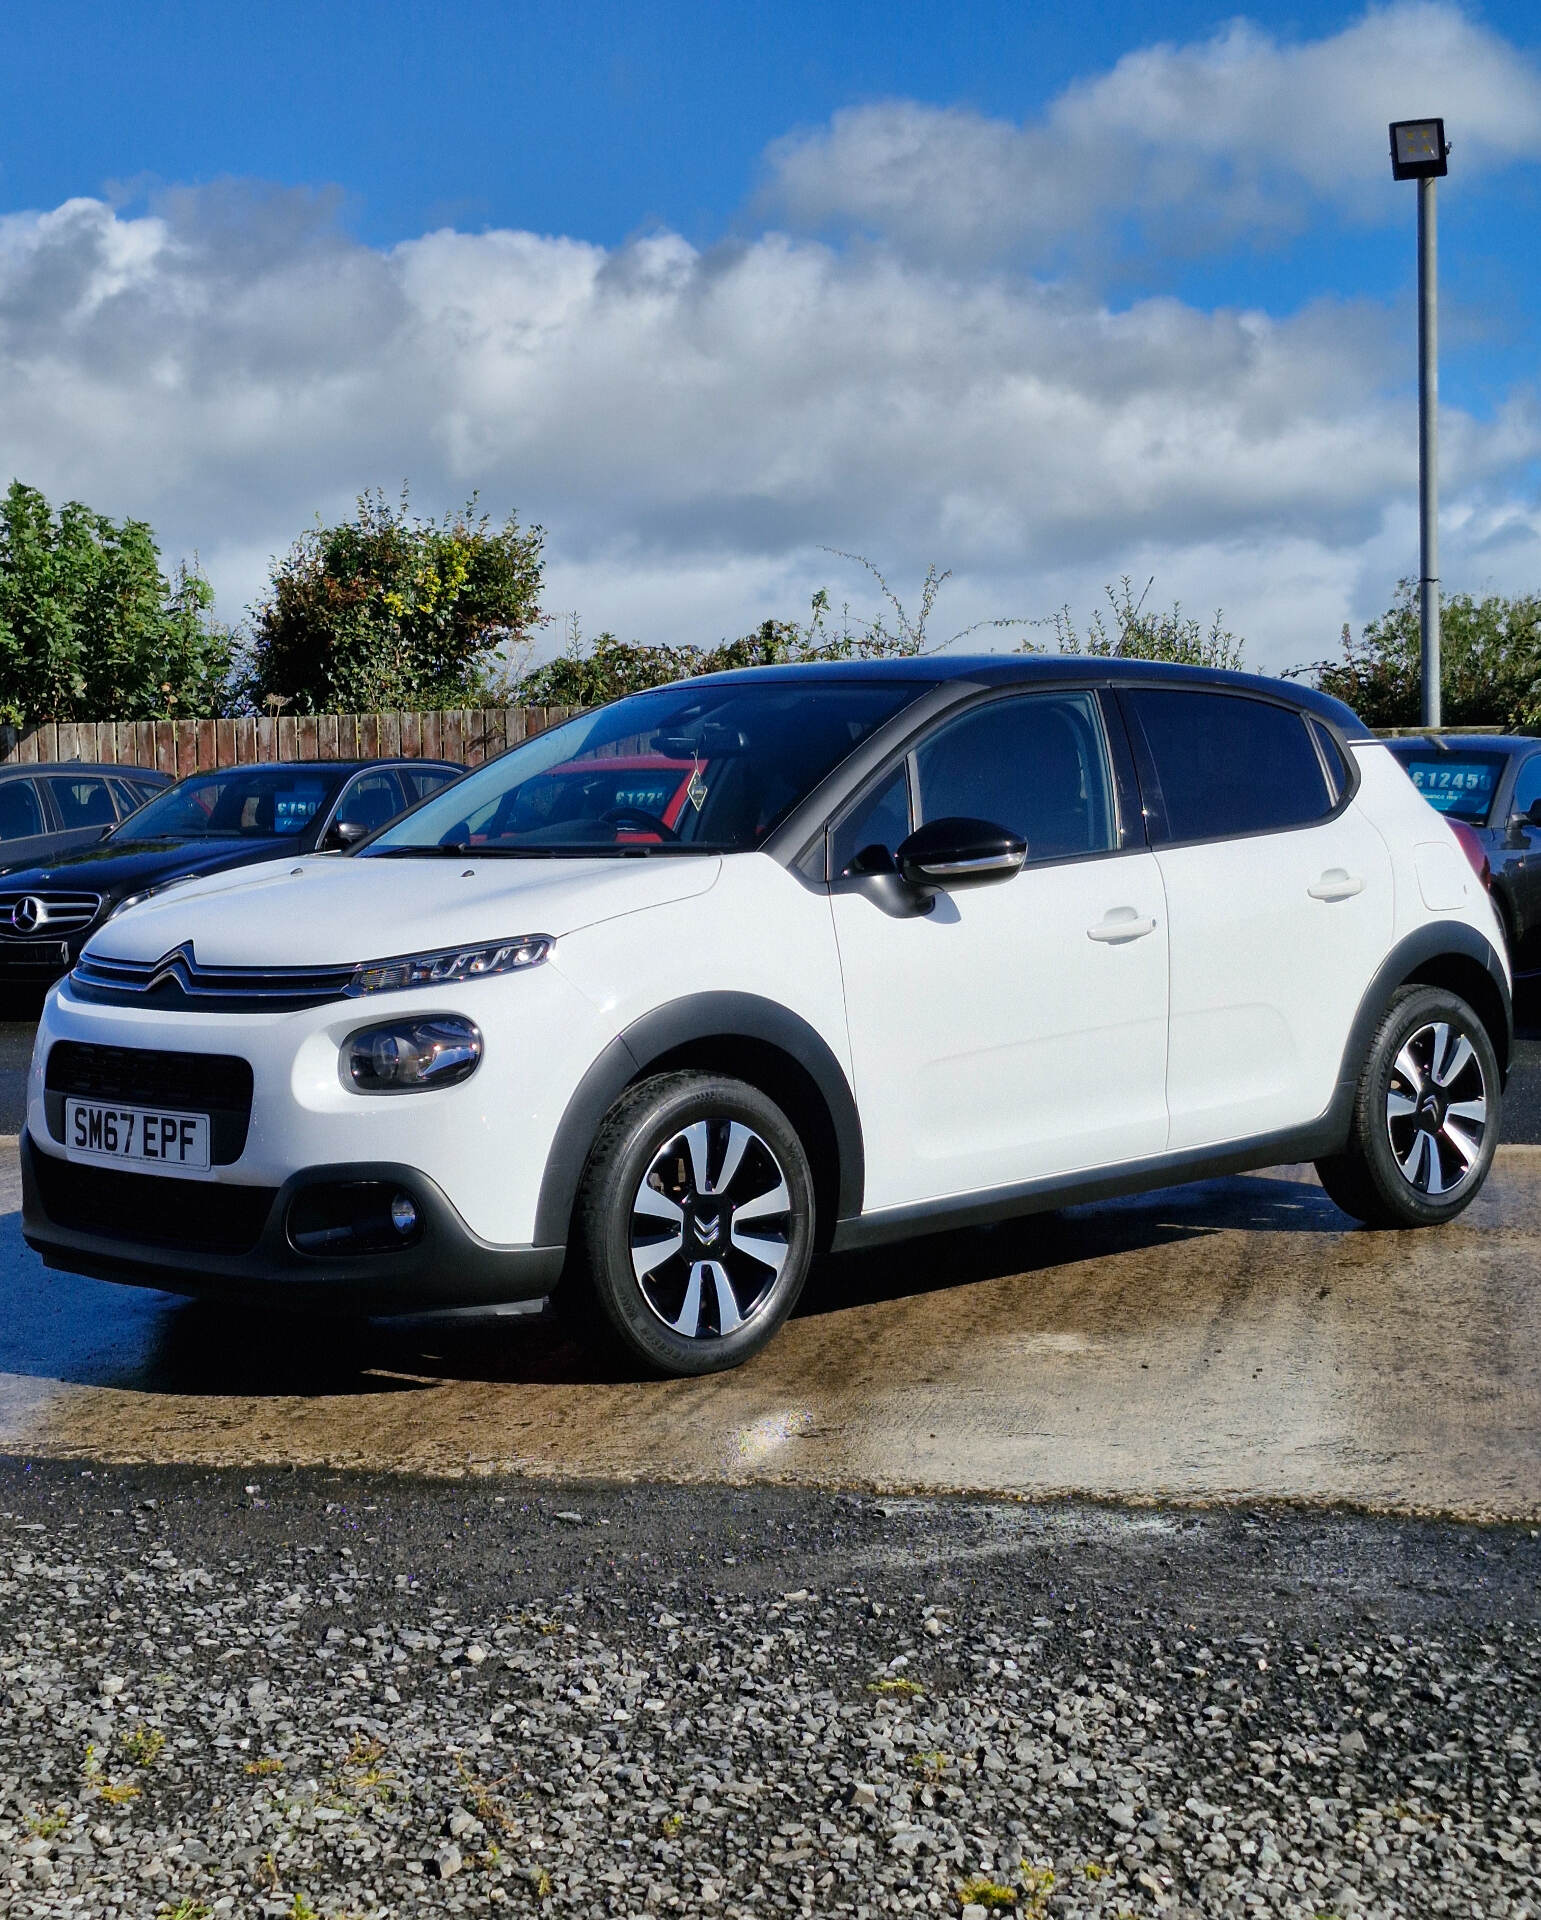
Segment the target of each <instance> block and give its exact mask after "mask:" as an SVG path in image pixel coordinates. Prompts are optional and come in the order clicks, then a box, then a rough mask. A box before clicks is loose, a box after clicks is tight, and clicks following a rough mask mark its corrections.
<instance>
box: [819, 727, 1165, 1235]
mask: <svg viewBox="0 0 1541 1920" xmlns="http://www.w3.org/2000/svg"><path fill="white" fill-rule="evenodd" d="M949 816H964V817H968V818H973V819H982V820H989V821H992V822H994V823H995V824H997V825H999V826H1004V827H1008V828H1010V829H1012V830H1013V831H1015V832H1017V833H1020V834H1021V835H1022V836H1023V837H1024V838H1025V839H1026V841H1027V843H1028V860H1027V864H1026V866H1025V867H1024V868H1023V869H1022V871H1021V872H1020V873H1018V874H1017V875H1016V876H1015V877H1014V878H1012V879H1009V880H1004V881H996V882H992V883H990V884H986V885H981V886H975V887H968V888H961V887H960V888H957V889H956V890H953V891H950V892H943V893H940V894H939V895H938V896H937V898H936V902H935V905H934V906H933V908H932V910H931V911H930V912H929V913H927V914H924V915H912V916H905V915H902V914H896V913H895V912H894V911H892V907H891V904H890V905H889V906H888V907H885V905H884V903H883V902H882V900H881V899H879V898H877V897H874V895H873V893H872V892H870V891H864V890H863V883H862V882H861V881H860V879H859V878H854V877H845V878H842V877H841V876H842V875H843V874H844V875H847V876H849V875H850V873H851V870H852V869H857V870H859V869H860V868H861V867H863V866H865V867H867V868H869V869H870V867H872V866H873V865H874V864H880V862H881V855H877V856H875V855H874V854H873V852H872V849H873V847H874V846H876V847H879V848H883V849H885V850H886V852H887V854H888V855H890V856H891V855H892V853H893V852H894V850H895V849H896V848H897V846H898V843H899V841H900V840H902V839H903V838H904V836H905V834H906V833H907V832H909V831H910V830H911V827H912V826H919V825H922V824H924V823H925V822H926V821H929V820H937V819H943V818H946V817H949ZM1140 833H1141V829H1140V827H1139V823H1138V822H1133V823H1131V822H1127V821H1126V822H1122V823H1121V822H1120V820H1119V817H1118V808H1117V805H1116V800H1115V787H1114V781H1113V779H1112V774H1111V762H1110V757H1109V750H1108V742H1107V738H1106V733H1105V729H1104V719H1103V712H1102V707H1101V703H1100V700H1099V698H1098V696H1097V695H1096V694H1094V693H1090V692H1083V691H1071V692H1044V693H1033V694H1026V695H1013V696H1008V697H1005V698H998V699H993V700H990V701H988V702H986V703H985V704H983V705H980V706H976V707H973V708H970V709H969V710H968V711H967V712H966V713H965V714H963V715H961V716H959V717H957V718H955V719H952V720H947V721H943V722H941V723H939V725H938V727H937V729H936V731H935V732H933V733H932V734H930V735H929V736H927V737H926V739H925V740H923V741H922V742H921V743H920V745H919V746H918V747H917V748H916V749H915V750H914V751H913V752H912V753H911V754H910V755H909V756H908V757H907V760H906V761H905V763H904V764H903V765H901V766H899V767H897V768H895V769H894V770H892V771H891V772H890V773H889V774H888V775H887V776H886V777H885V778H883V779H882V780H880V781H879V783H878V784H877V785H876V786H875V787H874V788H872V789H870V790H869V792H868V793H867V794H866V795H865V796H864V797H863V798H862V799H861V800H860V801H858V803H857V806H856V808H855V809H853V810H852V811H851V812H850V813H849V814H848V815H847V817H846V819H845V820H844V821H843V822H840V823H837V826H836V828H835V830H834V833H833V835H832V869H833V872H834V874H835V876H836V877H835V880H834V890H833V900H832V905H833V911H834V916H835V929H836V935H837V938H838V941H839V947H840V961H841V967H842V969H843V973H844V981H845V995H846V1007H847V1013H848V1019H849V1028H850V1037H851V1053H852V1065H853V1072H854V1077H855V1091H856V1098H857V1103H858V1105H859V1107H860V1111H861V1121H862V1130H863V1136H864V1140H865V1145H866V1164H867V1188H866V1209H865V1210H866V1211H868V1212H871V1211H874V1210H876V1209H880V1208H884V1207H893V1206H904V1205H914V1204H918V1203H920V1202H924V1201H928V1200H935V1199H941V1198H945V1197H949V1196H954V1195H961V1194H968V1193H978V1192H984V1191H988V1190H990V1189H992V1188H999V1187H1011V1186H1016V1185H1018V1184H1021V1183H1023V1182H1027V1181H1032V1180H1035V1179H1039V1178H1046V1177H1049V1176H1052V1175H1056V1174H1067V1173H1074V1172H1077V1171H1081V1170H1089V1169H1094V1168H1102V1167H1107V1166H1111V1165H1115V1164H1117V1163H1120V1162H1124V1161H1130V1160H1138V1159H1142V1158H1144V1157H1146V1156H1148V1155H1151V1154H1157V1153H1160V1152H1161V1151H1162V1149H1163V1148H1164V1147H1165V1144H1166V1133H1167V1116H1166V1098H1165V1073H1166V1026H1167V925H1166V904H1165V900H1164V898H1163V895H1162V888H1161V878H1160V873H1159V871H1158V868H1157V865H1156V861H1155V858H1154V856H1153V855H1152V854H1151V853H1150V852H1149V851H1148V850H1146V849H1145V847H1144V845H1143V838H1141V840H1140V844H1138V845H1137V846H1130V847H1129V848H1128V850H1124V843H1125V842H1126V841H1132V840H1134V838H1135V836H1136V835H1139V834H1140ZM864 850H865V857H864V858H861V859H858V856H859V855H863V853H864Z"/></svg>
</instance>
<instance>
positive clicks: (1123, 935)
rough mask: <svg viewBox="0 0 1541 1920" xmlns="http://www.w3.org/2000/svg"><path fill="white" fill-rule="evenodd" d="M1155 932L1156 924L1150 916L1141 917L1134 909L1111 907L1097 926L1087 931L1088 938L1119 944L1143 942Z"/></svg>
mask: <svg viewBox="0 0 1541 1920" xmlns="http://www.w3.org/2000/svg"><path fill="white" fill-rule="evenodd" d="M1155 931H1156V923H1155V921H1154V919H1152V918H1151V917H1150V916H1149V915H1148V914H1146V915H1141V914H1139V913H1137V912H1136V911H1135V909H1134V908H1133V907H1109V909H1108V911H1107V912H1106V913H1105V914H1104V915H1103V916H1102V918H1101V919H1100V920H1099V921H1098V922H1097V924H1096V926H1094V927H1088V928H1087V929H1086V937H1087V939H1088V940H1102V941H1108V942H1112V943H1114V944H1118V943H1120V942H1122V941H1125V940H1143V939H1144V938H1145V936H1146V934H1147V933H1154V932H1155Z"/></svg>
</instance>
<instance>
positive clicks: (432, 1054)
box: [342, 1013, 482, 1093]
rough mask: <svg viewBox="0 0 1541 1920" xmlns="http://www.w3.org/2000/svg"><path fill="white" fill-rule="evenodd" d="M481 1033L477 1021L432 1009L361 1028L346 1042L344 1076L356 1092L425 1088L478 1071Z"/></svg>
mask: <svg viewBox="0 0 1541 1920" xmlns="http://www.w3.org/2000/svg"><path fill="white" fill-rule="evenodd" d="M481 1057H482V1036H481V1032H480V1030H479V1028H478V1027H477V1025H476V1022H475V1021H474V1020H462V1019H461V1018H460V1017H459V1015H458V1014H453V1013H446V1014H429V1015H424V1016H422V1017H421V1018H418V1019H415V1020H414V1019H407V1020H388V1021H384V1022H382V1023H381V1025H379V1026H378V1027H360V1029H359V1030H358V1032H357V1033H350V1034H349V1035H348V1037H347V1039H346V1040H345V1041H344V1042H343V1043H342V1080H343V1085H344V1086H345V1087H351V1088H352V1089H353V1091H354V1092H355V1093H426V1092H427V1091H428V1090H429V1089H430V1088H431V1087H453V1086H458V1085H459V1083H460V1082H461V1081H462V1080H468V1079H469V1078H470V1077H471V1075H472V1074H473V1073H475V1071H476V1068H477V1064H478V1062H479V1061H480V1060H481Z"/></svg>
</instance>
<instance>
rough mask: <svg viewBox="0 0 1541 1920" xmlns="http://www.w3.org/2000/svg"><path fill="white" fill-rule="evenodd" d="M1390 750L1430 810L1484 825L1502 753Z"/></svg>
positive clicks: (1489, 810)
mask: <svg viewBox="0 0 1541 1920" xmlns="http://www.w3.org/2000/svg"><path fill="white" fill-rule="evenodd" d="M1391 751H1392V753H1393V754H1394V755H1395V756H1396V758H1397V759H1398V760H1400V761H1401V763H1402V765H1403V766H1404V767H1406V769H1407V777H1408V779H1409V780H1411V781H1412V783H1413V785H1414V786H1415V787H1416V788H1417V789H1418V791H1419V792H1420V793H1421V794H1422V795H1423V797H1424V799H1425V800H1427V801H1428V803H1429V805H1430V806H1431V807H1435V808H1437V809H1438V811H1439V812H1440V813H1452V814H1454V815H1455V817H1456V819H1457V820H1467V821H1470V823H1471V824H1472V825H1473V826H1475V827H1482V826H1486V825H1487V817H1488V814H1489V813H1490V812H1491V811H1492V807H1493V795H1494V794H1495V793H1496V792H1497V791H1498V779H1499V775H1500V774H1501V773H1502V772H1503V768H1504V756H1503V754H1501V753H1462V752H1460V751H1459V750H1457V751H1455V752H1453V753H1439V752H1434V753H1431V752H1430V751H1429V749H1428V748H1427V747H1393V748H1392V749H1391Z"/></svg>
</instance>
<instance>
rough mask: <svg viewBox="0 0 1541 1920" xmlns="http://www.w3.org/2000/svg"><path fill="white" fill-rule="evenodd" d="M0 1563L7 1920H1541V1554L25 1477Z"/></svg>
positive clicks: (12, 1480) (1255, 1535)
mask: <svg viewBox="0 0 1541 1920" xmlns="http://www.w3.org/2000/svg"><path fill="white" fill-rule="evenodd" d="M0 1539H3V1541H4V1548H5V1551H4V1557H3V1559H0V1911H3V1912H4V1913H5V1914H6V1915H8V1916H9V1915H49V1916H53V1915H63V1914H81V1915H88V1916H90V1917H91V1920H141V1916H152V1915H170V1916H175V1920H207V1916H210V1915H220V1916H224V1915H227V1914H228V1915H242V1916H247V1915H250V1916H262V1917H263V1920H277V1917H278V1916H284V1917H285V1920H305V1916H342V1915H350V1916H365V1915H369V1916H376V1915H386V1914H391V1915H418V1914H423V1915H428V1914H432V1915H442V1914H452V1913H461V1912H465V1913H480V1912H485V1911H487V1910H489V1909H492V1908H497V1909H498V1910H500V1911H505V1912H512V1913H523V1914H534V1913H541V1914H548V1915H560V1914H581V1915H628V1916H642V1915H645V1914H652V1913H671V1914H673V1913H679V1914H689V1915H697V1914H702V1913H706V1914H711V1915H714V1916H722V1920H732V1917H733V1916H751V1915H753V1916H761V1915H774V1914H798V1915H807V1916H821V1917H822V1916H824V1915H836V1914H841V1915H844V1914H849V1915H863V1914H889V1913H903V1912H918V1913H950V1914H954V1915H957V1914H959V1913H960V1912H961V1913H963V1914H964V1915H966V1916H967V1920H981V1916H982V1915H983V1914H984V1913H986V1912H987V1911H991V1910H994V1909H1000V1908H1007V1907H1009V1908H1010V1909H1011V1910H1013V1911H1015V1912H1017V1913H1019V1914H1022V1915H1039V1916H1046V1915H1050V1914H1075V1915H1103V1916H1114V1915H1124V1914H1129V1915H1146V1914H1150V1913H1153V1912H1156V1911H1161V1912H1165V1913H1168V1914H1205V1915H1208V1914H1226V1915H1229V1914H1238V1915H1242V1914H1245V1915H1253V1914H1269V1915H1272V1914H1279V1915H1291V1916H1294V1915H1300V1916H1310V1917H1312V1920H1321V1917H1322V1916H1334V1915H1335V1916H1342V1920H1348V1917H1349V1916H1370V1915H1376V1916H1379V1915H1403V1914H1406V1915H1417V1916H1420V1920H1421V1917H1422V1916H1427V1915H1432V1914H1465V1915H1472V1916H1477V1917H1479V1920H1497V1917H1499V1916H1520V1915H1535V1914H1538V1913H1541V1899H1538V1896H1537V1893H1536V1887H1537V1884H1538V1879H1541V1875H1538V1866H1541V1780H1538V1759H1541V1605H1538V1585H1537V1582H1538V1576H1541V1544H1538V1542H1537V1539H1536V1535H1535V1533H1534V1532H1532V1531H1526V1530H1521V1529H1496V1528H1495V1529H1487V1530H1482V1529H1474V1528H1461V1527H1456V1526H1445V1525H1439V1524H1435V1523H1408V1522H1391V1521H1387V1520H1383V1519H1375V1518H1365V1517H1355V1516H1351V1515H1344V1514H1322V1513H1302V1512H1294V1511H1289V1510H1269V1511H1260V1512H1255V1513H1244V1512H1216V1513H1188V1514H1173V1513H1163V1512H1156V1511H1150V1512H1130V1511H1127V1510H1120V1509H1113V1508H1096V1507H1081V1506H1074V1505H1062V1506H1044V1507H1036V1508H1035V1507H1019V1506H1009V1505H1002V1504H981V1503H978V1502H962V1501H953V1502H949V1501H928V1502H921V1501H908V1502H879V1501H875V1500H869V1499H855V1498H846V1497H840V1496H834V1495H823V1494H807V1493H795V1492H791V1491H787V1490H778V1489H767V1490H762V1491H753V1492H743V1491H729V1490H725V1489H724V1490H713V1489H670V1488H636V1487H628V1488H625V1489H606V1488H588V1489H582V1490H575V1489H574V1488H572V1487H571V1486H567V1487H563V1488H560V1489H555V1490H549V1489H541V1488H539V1487H533V1486H531V1485H530V1484H528V1483H522V1482H512V1481H500V1480H494V1479H488V1480H464V1481H459V1482H448V1483H445V1482H439V1483H416V1484H414V1483H412V1482H407V1481H402V1480H387V1479H378V1480H376V1479H369V1478H366V1477H362V1476H344V1475H338V1474H323V1473H315V1474H309V1473H282V1474H272V1473H268V1474H265V1475H264V1476H262V1478H261V1479H259V1478H257V1477H255V1476H250V1475H239V1474H229V1473H218V1474H210V1473H194V1472H191V1471H185V1470H183V1471H173V1470H161V1471H150V1470H140V1471H135V1470H127V1469H117V1468H113V1469H105V1468H97V1469H94V1470H83V1469H81V1468H80V1467H79V1466H78V1465H65V1464H62V1463H27V1462H21V1461H16V1462H0ZM971 1883H972V1884H971Z"/></svg>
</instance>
